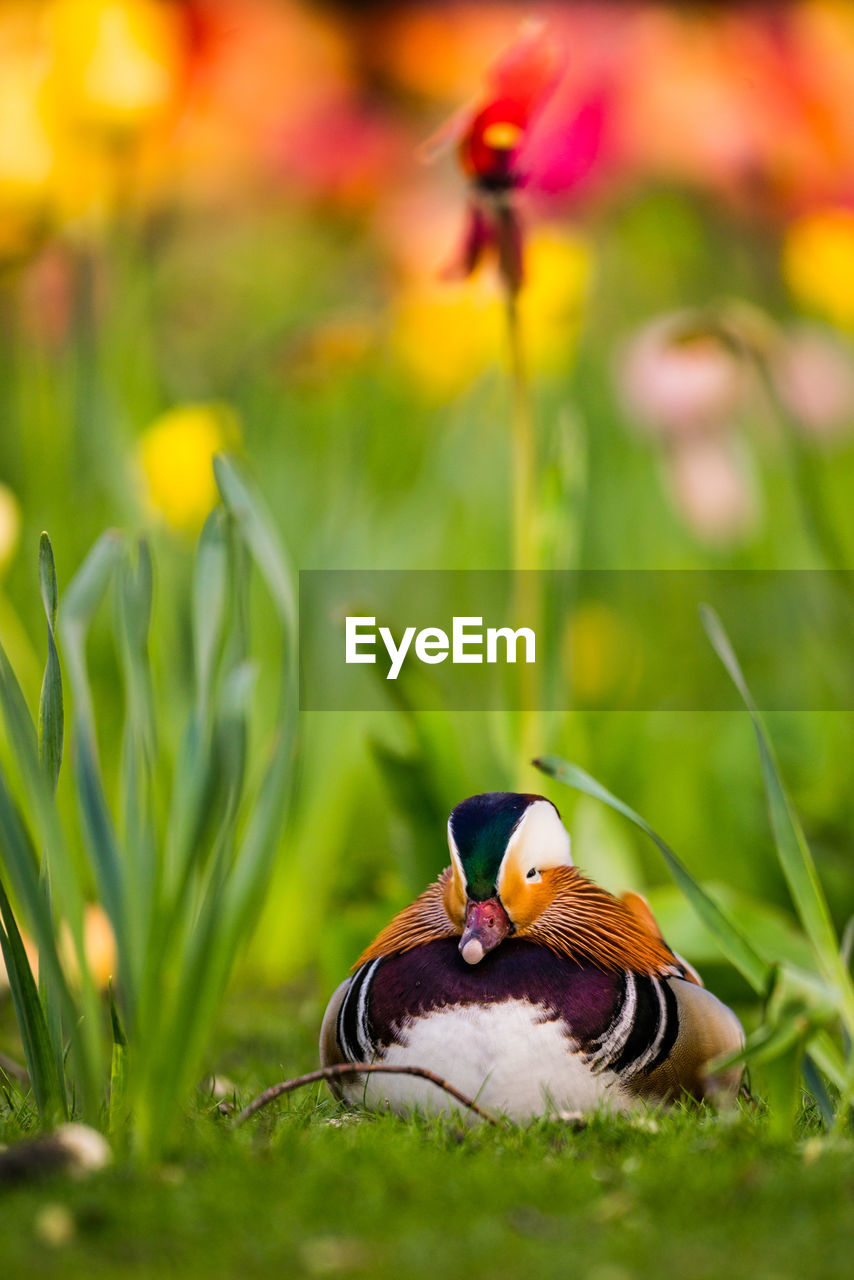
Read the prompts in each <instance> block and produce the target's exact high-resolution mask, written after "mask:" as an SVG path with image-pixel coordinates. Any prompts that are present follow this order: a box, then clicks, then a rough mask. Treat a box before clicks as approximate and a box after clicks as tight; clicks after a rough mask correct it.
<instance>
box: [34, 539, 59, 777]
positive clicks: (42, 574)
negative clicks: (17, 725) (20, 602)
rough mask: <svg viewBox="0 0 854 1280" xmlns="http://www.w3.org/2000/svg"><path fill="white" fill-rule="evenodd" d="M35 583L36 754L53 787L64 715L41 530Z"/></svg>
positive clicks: (52, 576) (46, 543)
mask: <svg viewBox="0 0 854 1280" xmlns="http://www.w3.org/2000/svg"><path fill="white" fill-rule="evenodd" d="M39 583H40V586H41V597H42V603H43V604H44V611H45V617H46V619H47V663H46V665H45V669H44V679H43V681H42V687H41V696H40V698H39V755H40V757H41V761H42V765H43V767H44V769H45V770H46V772H47V776H48V778H49V779H50V782H51V785H52V787H53V789H54V791H55V790H56V784H57V782H58V780H59V770H60V766H61V764H62V743H63V735H64V728H65V717H64V711H63V704H62V673H61V671H60V667H59V655H58V654H57V652H56V641H55V638H54V630H55V628H56V606H57V586H56V567H55V565H54V561H53V548H52V547H51V545H50V538H49V537H48V536H47V534H46V533H43V534H42V536H41V539H40V541H39Z"/></svg>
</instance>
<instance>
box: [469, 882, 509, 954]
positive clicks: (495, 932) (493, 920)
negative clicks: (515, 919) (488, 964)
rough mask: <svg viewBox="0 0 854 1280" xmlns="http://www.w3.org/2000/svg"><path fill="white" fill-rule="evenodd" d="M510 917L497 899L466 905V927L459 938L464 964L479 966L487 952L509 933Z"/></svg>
mask: <svg viewBox="0 0 854 1280" xmlns="http://www.w3.org/2000/svg"><path fill="white" fill-rule="evenodd" d="M511 928H512V926H511V924H510V917H509V916H508V914H507V912H506V911H505V910H504V908H503V907H502V905H501V903H500V902H499V901H498V898H488V899H487V901H486V902H471V901H469V902H468V903H467V905H466V927H465V929H464V930H463V936H462V937H461V938H460V954H461V955H462V957H463V959H464V960H465V962H466V964H479V963H480V961H481V960H482V959H483V957H484V956H485V955H486V953H487V951H492V950H493V949H494V948H495V947H497V946H498V944H499V942H501V941H502V940H503V939H504V938H506V937H507V935H508V933H510V931H511Z"/></svg>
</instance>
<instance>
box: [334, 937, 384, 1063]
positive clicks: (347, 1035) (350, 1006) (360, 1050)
mask: <svg viewBox="0 0 854 1280" xmlns="http://www.w3.org/2000/svg"><path fill="white" fill-rule="evenodd" d="M381 963H382V959H377V960H371V961H369V962H368V963H367V964H363V965H362V967H361V969H358V970H357V971H356V973H354V974H353V977H352V980H351V982H350V986H349V988H348V990H347V994H346V995H345V997H344V999H343V1000H342V1002H341V1008H340V1009H339V1010H338V1024H337V1028H336V1030H337V1035H338V1045H339V1047H340V1049H341V1052H342V1053H343V1054H344V1057H345V1058H346V1059H347V1061H348V1062H370V1061H371V1060H372V1058H373V1057H374V1054H375V1053H376V1048H375V1045H374V1040H373V1033H372V1031H371V1016H370V1009H369V998H370V994H371V983H372V982H373V979H374V974H375V973H376V970H377V966H378V965H380V964H381Z"/></svg>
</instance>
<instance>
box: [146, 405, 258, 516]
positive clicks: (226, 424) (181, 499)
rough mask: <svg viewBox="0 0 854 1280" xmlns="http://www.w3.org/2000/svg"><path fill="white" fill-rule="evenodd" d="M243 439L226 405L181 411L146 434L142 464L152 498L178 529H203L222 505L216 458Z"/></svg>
mask: <svg viewBox="0 0 854 1280" xmlns="http://www.w3.org/2000/svg"><path fill="white" fill-rule="evenodd" d="M239 436H240V429H239V426H238V422H237V417H236V415H235V414H234V412H233V410H232V409H230V408H229V406H228V405H225V404H185V405H180V406H178V407H177V408H175V409H170V410H168V412H166V413H163V414H161V415H160V417H159V418H156V419H155V421H154V422H152V423H151V425H150V426H149V427H147V428H146V430H145V431H144V432H143V434H142V436H141V437H140V440H139V445H138V451H137V459H138V463H139V467H140V471H141V473H142V477H143V481H144V487H145V491H146V496H147V499H148V502H149V505H150V506H151V507H152V508H153V509H154V510H155V511H156V512H157V513H159V515H160V516H161V517H162V518H163V519H164V520H165V521H166V523H167V524H169V525H171V527H172V528H173V529H177V530H179V531H182V532H187V533H192V532H195V531H196V530H198V529H199V528H201V526H202V524H203V523H204V520H205V517H206V516H207V514H208V512H209V511H210V510H211V508H212V507H213V506H214V505H215V504H216V502H217V499H218V495H217V489H216V484H215V482H214V477H213V468H212V462H213V456H214V454H215V453H218V452H219V451H220V450H222V449H227V448H229V447H231V446H233V445H234V444H236V442H237V441H238V439H239Z"/></svg>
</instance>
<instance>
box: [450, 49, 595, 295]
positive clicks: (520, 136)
mask: <svg viewBox="0 0 854 1280" xmlns="http://www.w3.org/2000/svg"><path fill="white" fill-rule="evenodd" d="M563 73H564V55H563V50H562V49H561V47H560V46H559V45H558V43H557V42H556V41H555V40H554V39H553V38H552V37H551V36H550V35H549V34H548V32H547V31H546V29H545V28H544V27H543V26H542V25H539V24H537V25H534V24H528V25H527V26H526V27H525V29H524V30H523V31H522V33H521V35H520V36H519V38H518V40H517V41H516V42H515V44H513V45H512V46H511V47H510V48H509V49H508V50H507V52H506V53H505V54H503V56H502V57H501V58H499V60H498V62H497V63H496V64H495V65H494V66H493V67H492V69H491V70H490V72H489V73H488V76H487V87H486V93H485V95H484V97H483V98H482V99H481V100H480V101H479V102H478V103H477V105H476V106H475V107H474V109H473V110H472V111H470V112H466V113H464V114H463V115H462V116H461V117H459V118H458V119H457V120H456V121H454V122H453V124H452V125H451V127H450V130H449V132H450V133H451V135H452V136H453V137H455V139H456V141H457V146H458V153H459V158H460V164H461V166H462V169H463V172H464V173H465V174H466V177H467V178H468V179H469V181H470V183H471V195H470V199H469V205H468V213H467V220H466V226H465V231H464V234H463V238H462V244H461V246H460V249H459V251H458V255H457V258H456V260H455V261H454V262H453V263H452V265H451V267H450V268H449V270H448V272H447V274H449V275H452V276H460V275H463V276H466V275H470V274H471V272H472V271H474V269H475V268H476V267H477V266H478V264H479V263H480V261H481V259H482V257H483V255H484V253H485V251H487V250H488V249H494V250H495V252H496V254H497V257H498V265H499V270H500V272H501V276H502V278H503V280H504V282H505V284H506V286H507V288H508V290H509V291H510V293H511V294H515V293H516V292H517V291H518V289H519V287H520V285H521V283H522V273H523V268H522V233H521V228H520V223H519V216H518V211H517V209H516V202H515V198H514V197H515V193H516V192H517V191H518V190H519V189H520V188H521V187H523V186H527V185H529V184H530V183H531V182H532V181H533V180H534V179H535V178H536V176H537V175H536V172H535V171H533V170H532V168H531V166H530V164H529V160H530V159H531V158H532V157H534V156H535V155H536V156H537V159H538V166H537V167H538V168H539V169H540V170H541V171H542V172H543V173H546V174H547V173H549V172H552V173H553V172H554V170H555V168H556V167H559V166H556V165H555V164H554V162H555V161H556V160H558V161H563V160H565V156H566V153H567V152H568V151H574V150H576V144H577V143H578V142H579V141H582V140H581V139H579V138H578V137H576V136H574V128H573V124H572V123H571V124H570V125H569V126H568V127H567V128H565V129H562V130H561V131H560V132H559V133H558V134H553V137H552V145H551V146H550V147H549V149H548V152H549V153H548V154H547V155H543V154H542V151H541V150H540V151H539V153H538V152H537V148H536V124H537V122H538V120H539V118H540V115H541V112H542V110H543V108H544V107H545V106H546V104H547V103H548V101H549V99H550V98H551V96H552V94H553V93H554V91H555V89H556V88H557V85H558V84H559V82H560V80H561V79H562V77H563ZM589 124H590V120H589V113H588V117H586V119H585V124H584V132H585V133H589V132H590V130H589V127H588V126H589ZM583 141H584V142H585V143H586V142H587V141H588V140H587V139H584V140H583ZM586 149H587V150H588V151H590V147H589V146H587V148H586ZM594 149H595V148H594ZM569 169H571V165H570V166H568V169H567V171H569ZM551 185H553V183H551V182H550V181H546V182H545V183H544V186H545V187H549V186H551Z"/></svg>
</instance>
